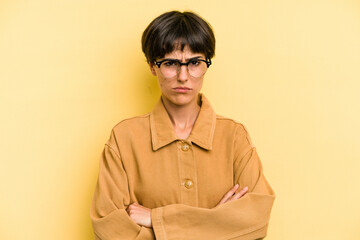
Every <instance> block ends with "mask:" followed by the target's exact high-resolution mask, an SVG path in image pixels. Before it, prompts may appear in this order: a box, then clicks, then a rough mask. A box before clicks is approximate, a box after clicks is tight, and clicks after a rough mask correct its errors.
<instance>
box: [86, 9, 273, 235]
mask: <svg viewBox="0 0 360 240" xmlns="http://www.w3.org/2000/svg"><path fill="white" fill-rule="evenodd" d="M142 49H143V52H144V54H145V56H146V59H147V61H148V63H149V67H150V70H151V72H152V74H153V75H154V76H156V77H157V79H158V81H159V86H160V89H161V99H160V101H159V102H158V104H157V105H156V106H155V108H154V110H153V111H152V112H151V113H150V114H146V115H143V116H139V117H134V118H131V119H126V120H123V121H122V122H120V123H119V124H118V125H116V126H115V127H114V128H113V130H112V132H111V136H110V139H109V140H108V142H107V143H106V144H105V149H104V151H103V155H102V158H101V161H100V173H99V179H98V184H97V187H96V191H95V194H94V199H93V203H92V207H91V219H92V223H93V228H94V233H95V237H96V239H102V240H105V239H159V240H162V239H259V238H263V237H265V235H266V231H267V226H268V221H269V217H270V211H271V207H272V203H273V200H274V193H273V191H272V189H271V187H270V186H269V184H268V183H267V181H266V179H265V177H264V175H263V172H262V167H261V163H260V160H259V158H258V155H257V153H256V149H255V148H254V146H253V144H252V142H251V140H250V137H249V135H248V133H247V131H246V129H245V127H244V126H243V125H241V124H239V123H237V122H235V121H233V120H231V119H228V118H224V117H221V116H218V115H216V114H215V113H214V111H213V110H212V108H211V106H210V104H209V102H208V100H207V99H206V98H205V96H204V95H202V94H200V90H201V87H202V83H203V79H204V74H205V72H206V70H207V69H208V68H209V66H210V65H211V58H212V57H213V56H214V53H215V37H214V34H213V31H212V29H211V27H210V25H209V24H208V23H207V22H205V21H204V20H203V19H202V18H201V17H199V16H198V15H196V14H194V13H191V12H183V13H181V12H178V11H172V12H167V13H164V14H162V15H160V16H159V17H157V18H156V19H154V20H153V21H152V22H151V23H150V25H149V26H148V27H147V28H146V30H145V31H144V33H143V37H142Z"/></svg>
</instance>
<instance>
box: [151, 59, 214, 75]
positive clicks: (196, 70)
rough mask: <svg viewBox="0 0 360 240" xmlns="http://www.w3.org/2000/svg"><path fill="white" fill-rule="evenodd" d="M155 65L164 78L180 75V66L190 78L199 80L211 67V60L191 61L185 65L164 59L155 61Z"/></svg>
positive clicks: (174, 60) (178, 61) (175, 60)
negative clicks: (184, 68) (183, 67)
mask: <svg viewBox="0 0 360 240" xmlns="http://www.w3.org/2000/svg"><path fill="white" fill-rule="evenodd" d="M155 64H156V65H157V66H158V68H159V69H160V71H161V73H162V75H163V76H164V77H165V78H172V77H175V76H177V75H178V74H179V73H180V69H181V66H183V65H185V66H186V68H187V71H188V73H189V74H190V76H192V77H194V78H200V77H202V76H203V75H204V74H205V73H206V70H207V69H208V68H209V67H210V65H211V60H209V61H206V60H203V59H197V58H195V59H191V60H190V61H188V62H186V63H182V62H180V60H177V59H164V60H162V61H159V62H158V61H155Z"/></svg>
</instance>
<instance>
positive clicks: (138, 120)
mask: <svg viewBox="0 0 360 240" xmlns="http://www.w3.org/2000/svg"><path fill="white" fill-rule="evenodd" d="M149 117H150V113H147V114H144V115H140V116H135V117H131V118H126V119H123V120H121V121H120V122H118V123H117V124H116V125H115V126H114V127H113V131H121V130H122V129H128V128H129V127H140V126H141V125H146V124H149Z"/></svg>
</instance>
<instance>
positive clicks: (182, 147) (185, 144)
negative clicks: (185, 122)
mask: <svg viewBox="0 0 360 240" xmlns="http://www.w3.org/2000/svg"><path fill="white" fill-rule="evenodd" d="M189 148H190V147H189V144H187V143H183V145H182V146H181V150H183V151H184V152H186V151H187V150H189Z"/></svg>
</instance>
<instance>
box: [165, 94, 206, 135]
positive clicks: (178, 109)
mask: <svg viewBox="0 0 360 240" xmlns="http://www.w3.org/2000/svg"><path fill="white" fill-rule="evenodd" d="M162 101H163V103H164V106H165V109H166V111H167V112H168V114H169V117H170V120H171V122H172V124H173V126H174V129H175V132H176V134H177V135H178V136H179V137H180V138H182V139H186V138H187V137H188V136H189V135H190V133H191V130H192V128H193V126H194V124H195V121H196V119H197V116H198V114H199V112H200V96H198V98H197V100H196V101H194V102H191V103H189V104H187V105H182V106H179V105H175V104H172V103H171V102H170V101H167V100H166V99H165V98H162Z"/></svg>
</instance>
